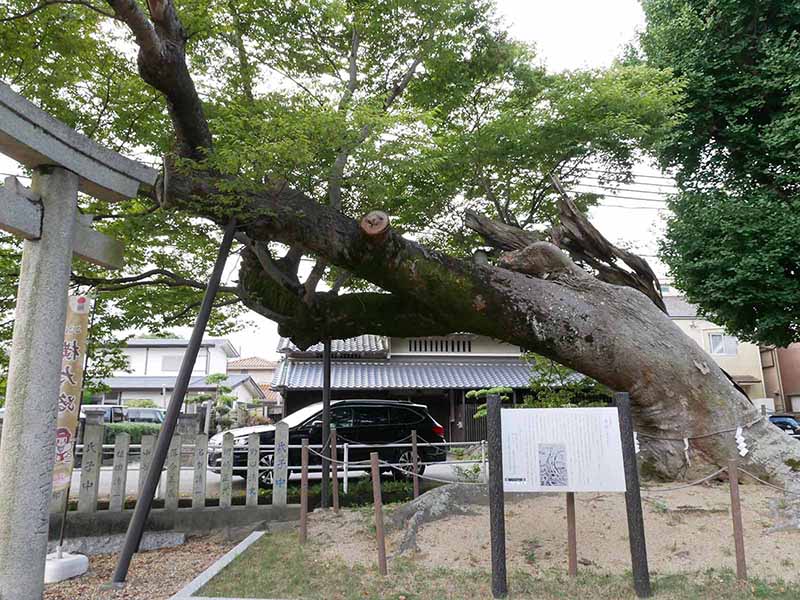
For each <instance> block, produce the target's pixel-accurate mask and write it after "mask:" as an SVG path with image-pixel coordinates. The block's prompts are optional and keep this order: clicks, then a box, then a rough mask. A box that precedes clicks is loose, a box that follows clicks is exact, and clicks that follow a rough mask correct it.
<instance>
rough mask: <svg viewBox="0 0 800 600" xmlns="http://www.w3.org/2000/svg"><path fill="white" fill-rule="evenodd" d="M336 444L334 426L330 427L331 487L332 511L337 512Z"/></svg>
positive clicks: (337, 474)
mask: <svg viewBox="0 0 800 600" xmlns="http://www.w3.org/2000/svg"><path fill="white" fill-rule="evenodd" d="M336 444H337V439H336V426H335V425H331V487H332V489H333V510H334V511H336V512H339V462H338V461H339V448H338V447H337V445H336Z"/></svg>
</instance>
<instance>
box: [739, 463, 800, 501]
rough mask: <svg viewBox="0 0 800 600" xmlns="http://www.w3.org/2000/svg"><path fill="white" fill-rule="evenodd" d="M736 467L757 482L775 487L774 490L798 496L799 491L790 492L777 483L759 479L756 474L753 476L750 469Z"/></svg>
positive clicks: (799, 494) (799, 495)
mask: <svg viewBox="0 0 800 600" xmlns="http://www.w3.org/2000/svg"><path fill="white" fill-rule="evenodd" d="M738 469H739V471H741V472H742V473H744V474H745V475H747V476H748V477H752V478H753V479H755V480H756V481H758V482H759V483H763V484H764V485H766V486H767V487H771V488H775V489H776V490H778V491H781V492H783V493H784V494H786V495H787V496H796V497H800V492H790V491H789V490H787V489H786V488H782V487H780V486H777V485H775V484H774V483H770V482H769V481H764V480H763V479H761V478H759V477H756V476H755V475H753V474H752V473H751V472H750V471H746V470H744V469H743V468H742V467H738Z"/></svg>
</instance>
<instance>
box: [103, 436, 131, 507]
mask: <svg viewBox="0 0 800 600" xmlns="http://www.w3.org/2000/svg"><path fill="white" fill-rule="evenodd" d="M130 443H131V436H130V435H129V434H127V433H118V434H117V437H116V438H114V467H113V470H112V472H111V499H110V500H109V502H108V510H110V511H114V512H119V511H121V510H122V509H123V508H125V486H126V484H127V483H128V449H129V448H130Z"/></svg>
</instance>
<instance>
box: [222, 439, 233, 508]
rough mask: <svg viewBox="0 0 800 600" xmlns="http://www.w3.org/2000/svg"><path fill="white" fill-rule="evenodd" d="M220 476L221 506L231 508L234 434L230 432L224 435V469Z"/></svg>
mask: <svg viewBox="0 0 800 600" xmlns="http://www.w3.org/2000/svg"><path fill="white" fill-rule="evenodd" d="M219 476H220V480H219V506H220V508H230V507H231V494H232V493H233V488H232V479H233V434H232V433H230V432H228V433H226V434H225V435H223V436H222V470H221V472H220V475H219Z"/></svg>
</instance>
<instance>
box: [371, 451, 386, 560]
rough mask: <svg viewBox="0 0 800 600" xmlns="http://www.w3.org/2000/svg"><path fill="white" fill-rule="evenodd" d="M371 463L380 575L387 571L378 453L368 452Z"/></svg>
mask: <svg viewBox="0 0 800 600" xmlns="http://www.w3.org/2000/svg"><path fill="white" fill-rule="evenodd" d="M369 458H370V462H371V463H372V497H373V501H374V504H375V538H376V540H377V542H378V569H379V570H380V572H381V575H386V574H387V573H388V572H389V571H388V568H387V567H386V539H385V536H384V532H383V499H382V497H381V468H380V466H379V464H378V453H377V452H370V454H369Z"/></svg>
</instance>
